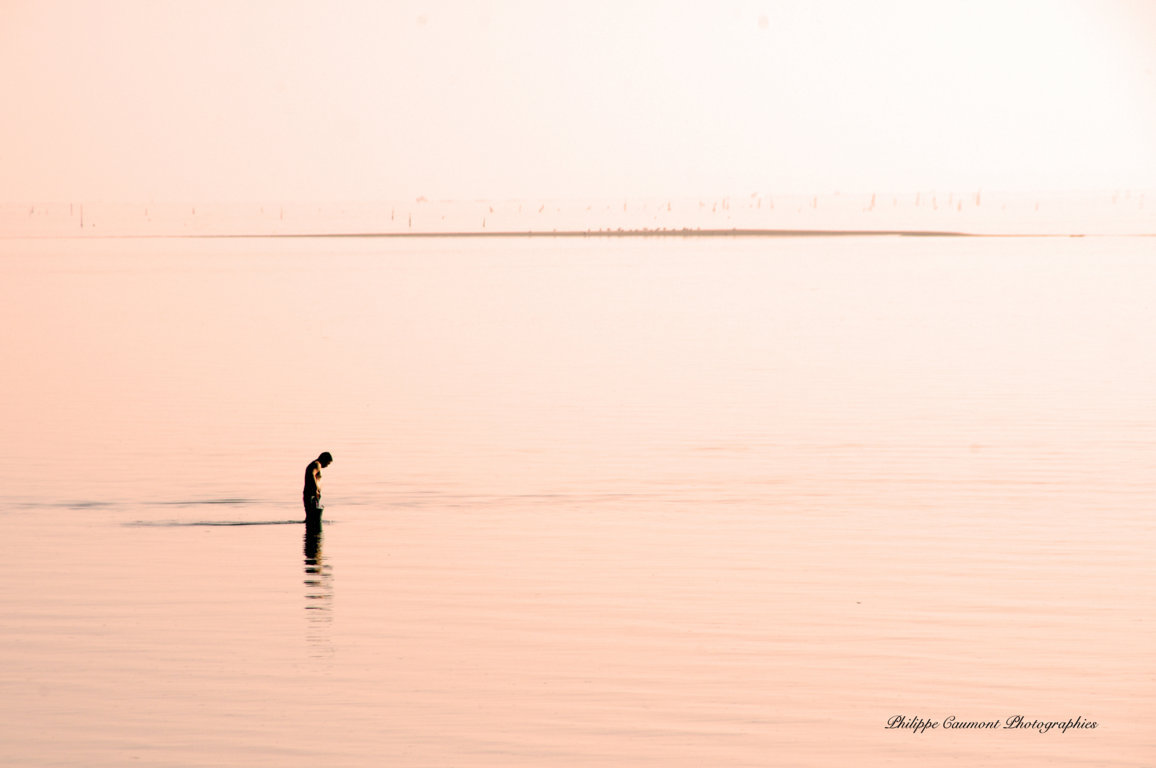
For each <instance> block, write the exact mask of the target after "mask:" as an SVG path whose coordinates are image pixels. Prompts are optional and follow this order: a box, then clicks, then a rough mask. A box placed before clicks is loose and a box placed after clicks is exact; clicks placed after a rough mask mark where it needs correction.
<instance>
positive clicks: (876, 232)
mask: <svg viewBox="0 0 1156 768" xmlns="http://www.w3.org/2000/svg"><path fill="white" fill-rule="evenodd" d="M700 237H704V238H712V237H713V238H723V237H730V238H759V237H767V238H790V237H814V238H822V237H928V238H934V237H974V238H1000V237H1004V238H1045V237H1048V238H1060V237H1064V238H1080V237H1156V232H1122V233H1121V232H1104V233H1097V232H955V231H950V230H915V229H619V230H557V231H546V230H503V231H493V232H490V231H485V230H476V231H465V232H266V233H259V232H232V233H230V232H216V233H213V232H207V233H199V234H189V233H182V234H175V233H173V234H135V235H127V234H126V235H115V234H101V235H96V234H85V235H64V234H61V235H7V236H6V235H0V240H9V239H19V240H229V239H233V240H242V239H249V240H257V239H309V238H313V239H327V238H328V239H334V238H348V239H357V238H361V239H437V238H457V239H468V238H490V239H494V238H700Z"/></svg>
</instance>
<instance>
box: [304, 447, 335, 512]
mask: <svg viewBox="0 0 1156 768" xmlns="http://www.w3.org/2000/svg"><path fill="white" fill-rule="evenodd" d="M332 463H333V457H332V456H330V455H329V452H328V451H326V452H325V453H323V454H321V455H320V456H318V457H317V458H316V459H314V460H313V461H311V462H309V466H307V467H306V468H305V490H304V491H303V492H302V496H303V501H304V502H305V525H307V526H320V525H321V512H322V510H324V509H325V507H323V506H322V505H321V470H322V469H324V468H325V467H328V466H329V465H330V464H332Z"/></svg>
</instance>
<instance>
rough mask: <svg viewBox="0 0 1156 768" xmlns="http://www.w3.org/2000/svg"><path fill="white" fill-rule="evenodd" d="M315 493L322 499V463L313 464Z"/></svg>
mask: <svg viewBox="0 0 1156 768" xmlns="http://www.w3.org/2000/svg"><path fill="white" fill-rule="evenodd" d="M313 493H314V494H315V495H316V496H317V498H319V499H320V498H321V463H320V462H317V461H315V462H313Z"/></svg>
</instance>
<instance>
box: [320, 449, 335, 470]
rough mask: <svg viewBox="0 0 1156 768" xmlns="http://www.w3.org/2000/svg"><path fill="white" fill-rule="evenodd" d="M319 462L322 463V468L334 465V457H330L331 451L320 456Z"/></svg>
mask: <svg viewBox="0 0 1156 768" xmlns="http://www.w3.org/2000/svg"><path fill="white" fill-rule="evenodd" d="M317 460H318V461H320V462H321V466H323V467H328V466H329V465H330V464H332V463H333V456H332V455H330V453H329V451H326V452H325V453H323V454H321V455H320V456H318V457H317Z"/></svg>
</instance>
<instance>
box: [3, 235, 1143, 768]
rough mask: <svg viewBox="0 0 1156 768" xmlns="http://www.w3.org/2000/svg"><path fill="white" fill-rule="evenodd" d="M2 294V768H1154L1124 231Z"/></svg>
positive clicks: (246, 261) (295, 252)
mask: <svg viewBox="0 0 1156 768" xmlns="http://www.w3.org/2000/svg"><path fill="white" fill-rule="evenodd" d="M0 266H2V268H3V274H4V281H3V283H0V352H2V354H3V358H4V360H5V367H4V370H5V376H4V379H3V383H2V384H0V393H2V395H3V397H2V399H0V423H3V425H4V427H3V429H2V430H0V467H2V469H0V482H2V486H0V487H3V489H4V490H3V493H2V494H0V504H2V506H0V520H2V521H3V524H4V526H5V531H4V534H5V543H6V547H5V551H6V558H5V566H6V567H5V574H4V584H5V589H4V590H3V591H0V616H2V617H3V618H2V620H0V762H2V763H3V764H5V765H19V766H31V767H39V766H59V765H77V766H122V765H132V764H139V765H155V766H209V765H221V766H297V765H307V764H308V765H333V766H362V765H365V766H370V765H372V766H377V765H394V766H467V767H468V766H544V765H549V766H594V765H598V766H605V765H619V766H648V765H653V766H703V765H725V766H766V765H790V766H844V765H849V764H850V765H867V766H874V765H880V766H912V767H913V768H914V767H915V766H928V765H935V766H938V765H985V766H1077V765H1087V766H1136V767H1140V766H1150V765H1152V764H1153V763H1156V731H1154V730H1153V727H1152V724H1151V715H1152V713H1153V712H1154V711H1156V689H1154V680H1156V660H1154V659H1156V654H1154V653H1153V651H1154V650H1156V628H1154V627H1153V624H1152V618H1151V614H1152V609H1153V608H1154V607H1156V576H1154V574H1153V569H1152V566H1151V552H1152V551H1153V547H1154V546H1156V521H1154V518H1153V512H1152V510H1153V507H1154V503H1156V400H1154V399H1153V397H1152V385H1153V383H1154V382H1156V350H1154V348H1153V346H1152V344H1151V339H1152V337H1153V332H1156V310H1153V309H1152V305H1151V286H1152V285H1154V284H1156V241H1153V240H1151V239H1128V238H1088V239H1079V240H1067V239H1059V240H1057V239H1029V240H1018V239H983V240H973V239H924V238H867V239H861V238H848V239H770V240H768V239H752V240H745V239H710V240H698V239H693V238H692V239H685V240H672V239H664V240H615V239H597V238H595V239H589V240H552V239H548V238H543V239H532V240H508V241H507V240H452V241H447V240H438V239H429V240H416V241H405V242H397V241H382V240H373V239H364V240H356V239H355V240H349V239H341V240H327V239H312V240H99V241H97V240H86V241H76V240H36V241H33V240H0ZM322 450H328V451H331V452H332V453H333V454H334V457H335V462H334V464H333V465H332V466H331V467H330V468H329V469H328V470H327V471H326V473H325V490H326V497H327V501H326V507H327V510H326V513H325V515H326V520H327V524H326V527H325V529H324V532H323V534H322V537H321V539H320V540H319V541H317V542H312V544H313V545H314V546H317V547H318V549H319V552H318V553H317V554H316V556H312V554H313V553H311V552H308V553H307V552H306V548H307V546H308V545H310V544H311V542H307V541H306V539H305V536H304V534H305V532H304V530H303V526H300V525H296V524H289V523H287V521H291V520H299V519H300V518H301V516H302V515H301V509H300V500H299V489H300V483H301V475H302V472H303V470H304V466H305V464H306V463H307V461H308V460H309V459H311V458H313V457H314V456H315V455H316V454H317V453H318V452H320V451H322ZM237 523H259V524H254V525H236V524H237ZM894 715H904V716H906V717H913V716H920V717H924V718H929V719H931V720H936V721H943V720H944V719H945V718H947V717H948V716H955V717H956V718H957V719H959V720H993V719H995V720H1000V721H1004V720H1006V718H1008V717H1012V716H1015V715H1024V716H1025V718H1027V719H1029V720H1031V719H1041V720H1060V721H1067V720H1068V719H1069V718H1071V719H1075V718H1076V717H1077V716H1079V717H1082V718H1083V719H1084V720H1090V721H1094V722H1096V723H1097V727H1096V728H1095V729H1079V730H1068V731H1067V732H1066V733H1060V732H1058V731H1057V730H1055V729H1053V730H1051V731H1049V732H1047V733H1043V734H1041V733H1039V732H1038V731H1037V730H1035V729H1003V728H1001V729H997V730H984V731H978V730H948V729H945V728H943V727H941V728H939V729H936V730H931V731H927V732H924V733H912V732H911V731H910V730H902V729H895V730H888V729H886V727H885V726H886V724H887V721H888V719H889V718H891V717H892V716H894Z"/></svg>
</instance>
